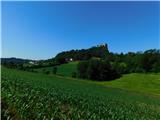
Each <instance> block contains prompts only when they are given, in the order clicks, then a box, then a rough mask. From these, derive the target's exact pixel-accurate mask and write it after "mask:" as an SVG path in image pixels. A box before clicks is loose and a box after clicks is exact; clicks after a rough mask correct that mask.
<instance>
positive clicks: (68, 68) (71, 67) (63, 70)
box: [34, 61, 78, 77]
mask: <svg viewBox="0 0 160 120" xmlns="http://www.w3.org/2000/svg"><path fill="white" fill-rule="evenodd" d="M77 64H78V61H76V62H70V63H66V64H62V65H59V66H57V75H61V76H68V77H71V76H72V73H73V72H76V70H77ZM34 70H35V71H37V72H39V73H44V71H50V73H52V70H53V67H45V68H38V69H34Z"/></svg>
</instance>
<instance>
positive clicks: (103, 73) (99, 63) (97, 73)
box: [78, 58, 120, 81]
mask: <svg viewBox="0 0 160 120" xmlns="http://www.w3.org/2000/svg"><path fill="white" fill-rule="evenodd" d="M78 77H80V78H87V79H92V80H98V81H109V80H113V79H116V78H119V77H120V74H119V73H118V72H117V71H116V70H115V69H113V68H112V66H111V64H110V63H109V61H107V60H100V59H96V58H94V59H90V60H89V61H83V62H80V63H79V64H78Z"/></svg>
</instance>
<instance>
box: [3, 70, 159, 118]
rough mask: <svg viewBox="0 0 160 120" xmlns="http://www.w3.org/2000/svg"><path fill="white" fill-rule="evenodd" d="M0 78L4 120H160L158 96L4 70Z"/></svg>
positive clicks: (76, 80) (56, 77)
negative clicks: (0, 79)
mask: <svg viewBox="0 0 160 120" xmlns="http://www.w3.org/2000/svg"><path fill="white" fill-rule="evenodd" d="M1 77H2V81H1V82H2V95H1V96H2V103H3V106H2V117H3V118H8V119H16V120H17V119H22V120H24V119H51V118H53V119H62V120H63V119H64V120H65V119H85V120H88V119H93V120H99V119H105V120H106V119H110V120H115V119H116V120H118V119H122V120H124V119H128V120H133V119H134V120H142V119H143V120H144V119H147V120H154V119H155V120H156V119H160V97H154V96H152V95H146V94H142V93H136V92H131V91H125V90H122V89H118V88H111V87H107V86H104V85H98V84H97V82H91V81H85V80H79V79H74V78H72V79H71V78H69V77H68V78H67V77H62V76H55V75H45V74H40V73H30V72H24V71H18V70H13V69H7V68H2V76H1ZM4 106H5V107H4Z"/></svg>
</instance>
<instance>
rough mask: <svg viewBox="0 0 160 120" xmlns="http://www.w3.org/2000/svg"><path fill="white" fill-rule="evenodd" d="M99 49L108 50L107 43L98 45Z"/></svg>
mask: <svg viewBox="0 0 160 120" xmlns="http://www.w3.org/2000/svg"><path fill="white" fill-rule="evenodd" d="M97 47H106V48H107V49H108V45H107V43H102V44H99V45H97Z"/></svg>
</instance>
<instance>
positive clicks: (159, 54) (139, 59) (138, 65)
mask: <svg viewBox="0 0 160 120" xmlns="http://www.w3.org/2000/svg"><path fill="white" fill-rule="evenodd" d="M107 59H108V60H109V61H110V62H111V64H112V66H113V68H115V69H116V70H117V71H118V72H119V73H121V74H125V73H133V72H138V73H142V72H160V50H156V49H150V50H147V51H145V52H137V53H134V52H129V53H126V54H123V53H121V54H114V53H110V54H109V56H108V57H107Z"/></svg>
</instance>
